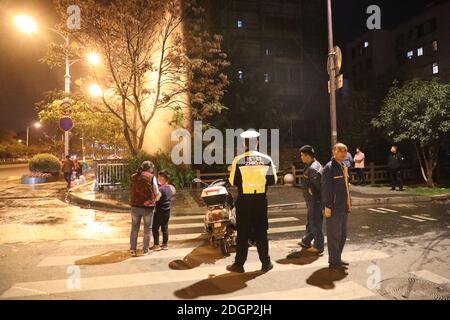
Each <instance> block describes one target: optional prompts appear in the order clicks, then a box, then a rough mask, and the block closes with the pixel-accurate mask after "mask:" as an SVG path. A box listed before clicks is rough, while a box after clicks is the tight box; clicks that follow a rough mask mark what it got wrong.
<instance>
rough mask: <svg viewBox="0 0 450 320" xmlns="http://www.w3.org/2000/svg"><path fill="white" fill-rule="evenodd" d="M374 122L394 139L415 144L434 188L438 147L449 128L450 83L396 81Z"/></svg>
mask: <svg viewBox="0 0 450 320" xmlns="http://www.w3.org/2000/svg"><path fill="white" fill-rule="evenodd" d="M372 123H373V125H374V126H375V127H377V128H382V129H383V130H384V132H385V133H386V134H387V136H388V137H390V138H391V139H393V140H394V142H402V141H410V142H412V143H413V144H414V146H415V148H416V152H417V157H418V159H419V163H420V168H421V172H422V176H423V178H424V180H425V182H426V183H427V185H428V186H430V187H433V186H434V180H433V171H434V169H435V168H436V165H437V162H438V154H439V147H440V145H441V143H442V141H443V139H444V138H445V135H446V134H447V133H448V132H449V131H450V84H447V83H441V82H439V81H438V80H437V79H432V80H420V79H413V80H409V81H406V82H405V83H404V84H403V85H400V84H399V83H398V82H397V81H395V82H394V84H393V86H392V87H391V89H390V90H389V93H388V95H387V96H386V98H385V99H384V102H383V106H382V109H381V111H380V113H379V115H378V116H377V117H376V118H375V119H373V120H372Z"/></svg>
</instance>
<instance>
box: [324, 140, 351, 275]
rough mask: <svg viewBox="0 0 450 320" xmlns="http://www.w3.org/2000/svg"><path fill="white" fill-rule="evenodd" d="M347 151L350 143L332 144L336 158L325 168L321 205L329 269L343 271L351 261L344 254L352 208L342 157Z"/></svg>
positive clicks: (346, 171) (346, 169) (346, 173)
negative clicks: (346, 259) (325, 226)
mask: <svg viewBox="0 0 450 320" xmlns="http://www.w3.org/2000/svg"><path fill="white" fill-rule="evenodd" d="M346 155H347V146H346V145H345V144H343V143H337V144H335V145H334V146H333V158H332V159H331V161H330V162H328V163H327V164H326V165H325V166H324V167H323V169H322V206H323V209H324V216H325V218H326V225H327V240H328V243H327V246H328V255H329V261H328V262H329V265H330V269H331V270H333V271H342V270H343V268H344V267H345V266H347V265H348V263H346V262H344V261H342V259H341V255H342V251H343V250H344V245H345V241H346V239H347V216H348V213H349V212H350V211H351V200H350V192H349V185H348V167H346V166H344V165H343V163H342V161H343V160H344V159H345V157H346Z"/></svg>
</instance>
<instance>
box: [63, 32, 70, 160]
mask: <svg viewBox="0 0 450 320" xmlns="http://www.w3.org/2000/svg"><path fill="white" fill-rule="evenodd" d="M65 40H66V46H67V48H68V47H69V36H68V35H66V36H65ZM64 92H65V93H66V94H67V95H69V94H70V61H69V54H68V53H67V52H66V74H65V75H64ZM64 100H65V101H67V102H69V97H66V98H65V99H64ZM67 155H69V131H64V156H67Z"/></svg>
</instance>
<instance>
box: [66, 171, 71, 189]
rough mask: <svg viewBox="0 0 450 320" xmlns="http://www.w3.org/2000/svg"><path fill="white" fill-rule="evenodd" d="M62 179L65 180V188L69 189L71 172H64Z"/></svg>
mask: <svg viewBox="0 0 450 320" xmlns="http://www.w3.org/2000/svg"><path fill="white" fill-rule="evenodd" d="M64 180H66V182H67V189H70V181H71V180H72V172H64Z"/></svg>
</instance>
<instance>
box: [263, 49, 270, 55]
mask: <svg viewBox="0 0 450 320" xmlns="http://www.w3.org/2000/svg"><path fill="white" fill-rule="evenodd" d="M264 53H265V54H266V56H268V55H269V49H267V48H266V50H265V51H264Z"/></svg>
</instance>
